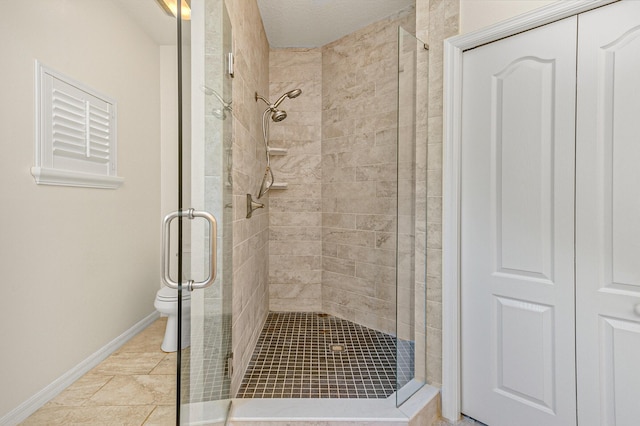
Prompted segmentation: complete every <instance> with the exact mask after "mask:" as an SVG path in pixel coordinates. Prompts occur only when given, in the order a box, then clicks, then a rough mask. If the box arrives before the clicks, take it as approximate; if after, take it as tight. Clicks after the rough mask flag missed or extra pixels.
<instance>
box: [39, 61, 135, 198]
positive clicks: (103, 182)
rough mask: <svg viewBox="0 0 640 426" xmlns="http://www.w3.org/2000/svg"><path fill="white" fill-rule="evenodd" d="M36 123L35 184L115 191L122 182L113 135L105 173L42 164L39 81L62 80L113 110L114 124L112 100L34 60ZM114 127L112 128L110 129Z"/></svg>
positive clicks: (40, 92)
mask: <svg viewBox="0 0 640 426" xmlns="http://www.w3.org/2000/svg"><path fill="white" fill-rule="evenodd" d="M35 65H36V67H35V68H36V70H35V71H36V74H35V77H36V78H35V80H36V91H35V92H36V99H35V102H36V104H35V105H36V108H35V110H36V111H35V112H36V117H35V118H36V121H35V129H36V135H35V166H34V167H32V168H31V174H32V175H33V177H34V179H35V181H36V183H37V184H39V185H59V186H78V187H85V188H103V189H117V188H119V187H120V186H121V185H122V184H123V183H124V178H121V177H118V176H117V163H116V158H117V144H116V139H115V136H116V135H115V132H114V134H113V139H112V141H111V144H110V153H109V155H110V157H111V159H110V162H109V166H108V169H109V171H108V172H107V174H96V173H86V172H82V171H74V170H66V169H58V168H52V167H50V166H49V165H48V164H47V163H46V162H45V161H44V157H43V156H44V155H48V154H47V153H46V152H44V138H45V137H46V135H45V134H44V131H45V130H44V116H43V114H44V111H43V109H44V107H43V101H44V96H45V94H44V93H43V90H44V88H43V78H44V77H45V76H47V75H49V76H52V77H54V78H55V79H58V80H60V81H63V82H65V83H67V84H70V85H72V86H74V87H75V88H77V89H80V90H82V91H84V92H87V93H89V94H90V95H92V96H95V97H97V98H100V99H102V100H104V101H106V102H108V103H110V104H111V105H113V107H114V111H113V113H114V117H113V118H112V120H113V121H114V122H115V120H116V117H115V113H116V110H115V106H116V102H115V100H113V99H111V98H110V97H108V96H105V95H102V94H100V93H98V92H96V91H95V90H94V89H92V88H90V87H88V86H86V85H84V84H82V83H80V82H78V81H76V80H74V79H72V78H70V77H68V76H65V75H63V74H61V73H59V72H57V71H55V70H53V69H51V68H49V67H47V66H45V65H43V64H42V63H40V62H39V61H37V60H36V63H35ZM115 128H116V126H115V125H114V129H115Z"/></svg>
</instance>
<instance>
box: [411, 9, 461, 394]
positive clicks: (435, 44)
mask: <svg viewBox="0 0 640 426" xmlns="http://www.w3.org/2000/svg"><path fill="white" fill-rule="evenodd" d="M418 2H419V6H418V8H417V18H418V19H417V22H418V31H417V35H418V37H420V38H421V39H422V40H425V41H427V42H428V43H429V47H430V52H429V79H428V81H429V87H428V91H429V103H428V108H427V114H424V113H422V114H420V112H421V111H420V110H418V114H419V117H420V116H421V117H425V115H426V116H427V117H428V118H427V120H428V133H429V135H428V145H427V149H428V163H427V168H426V169H427V205H426V210H427V211H426V215H427V224H426V225H427V226H426V229H425V231H426V233H427V247H426V252H427V380H428V382H429V383H431V384H432V385H434V386H438V387H439V386H440V385H441V383H442V142H443V121H442V116H443V96H442V94H443V75H444V44H443V41H444V39H446V38H448V37H452V36H454V35H456V34H458V21H459V13H460V12H459V11H460V9H459V8H460V4H459V1H451V0H428V1H427V0H418ZM418 90H426V89H424V88H423V89H421V88H420V87H419V88H418ZM416 256H418V253H416Z"/></svg>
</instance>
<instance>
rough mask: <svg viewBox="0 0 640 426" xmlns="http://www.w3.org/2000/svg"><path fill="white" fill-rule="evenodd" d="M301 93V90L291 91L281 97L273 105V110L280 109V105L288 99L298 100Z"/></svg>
mask: <svg viewBox="0 0 640 426" xmlns="http://www.w3.org/2000/svg"><path fill="white" fill-rule="evenodd" d="M301 93H302V90H300V89H293V90H289V91H288V92H287V93H285V94H284V95H282V96H280V97H279V98H278V100H277V101H275V102H274V103H273V108H278V105H280V104H281V103H282V101H284V100H285V99H287V98H289V99H293V98H297V97H298V96H300V94H301Z"/></svg>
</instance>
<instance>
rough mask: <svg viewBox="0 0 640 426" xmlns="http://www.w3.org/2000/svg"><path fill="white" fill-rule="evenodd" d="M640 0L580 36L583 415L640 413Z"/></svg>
mask: <svg viewBox="0 0 640 426" xmlns="http://www.w3.org/2000/svg"><path fill="white" fill-rule="evenodd" d="M638 17H640V3H639V2H633V1H623V2H620V3H616V4H613V5H610V6H607V7H604V8H601V9H596V10H594V11H591V12H588V13H584V14H582V15H580V17H579V34H578V93H577V96H578V98H577V99H578V119H577V120H578V121H577V147H576V178H577V183H576V306H577V308H576V319H577V341H576V342H577V367H578V418H579V421H580V424H581V426H582V425H585V426H588V425H618V426H622V425H636V424H638V418H640V405H639V404H638V401H639V400H640V373H638V372H639V371H640V370H639V369H638V360H639V359H640V309H639V307H640V262H639V260H640V244H639V243H638V241H640V219H639V218H640V168H639V167H638V164H640V144H639V143H638V135H640V120H639V119H638V117H640V98H639V97H638V93H640V79H638V75H639V73H640V18H638Z"/></svg>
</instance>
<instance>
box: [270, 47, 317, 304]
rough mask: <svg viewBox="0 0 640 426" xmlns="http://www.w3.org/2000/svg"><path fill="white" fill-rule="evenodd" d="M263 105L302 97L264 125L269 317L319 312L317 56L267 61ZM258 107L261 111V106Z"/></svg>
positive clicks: (278, 56) (275, 56)
mask: <svg viewBox="0 0 640 426" xmlns="http://www.w3.org/2000/svg"><path fill="white" fill-rule="evenodd" d="M269 80H270V82H269V86H270V87H269V89H270V90H269V93H268V95H269V99H270V100H271V101H272V102H275V100H276V99H278V97H280V96H281V95H282V94H283V93H285V92H288V91H290V90H292V89H295V88H300V89H302V95H300V96H299V97H297V98H294V99H287V100H285V101H284V102H283V103H282V104H281V105H280V108H282V109H284V110H286V111H287V112H288V117H287V118H286V119H285V120H284V121H281V122H279V123H273V122H271V123H270V129H271V132H270V133H271V137H270V142H269V144H270V146H272V147H276V148H285V149H286V150H287V153H286V155H278V156H275V155H274V156H272V158H271V164H272V166H273V170H274V174H275V181H276V182H283V183H286V184H287V185H288V186H287V189H286V190H276V189H274V190H271V191H269V307H270V310H272V311H302V312H314V311H320V310H322V302H321V300H322V214H321V211H322V210H321V208H322V196H321V189H322V187H321V186H322V170H321V155H320V154H321V131H322V128H321V126H322V52H321V50H320V49H319V48H316V49H275V50H271V53H270V55H269ZM260 107H261V108H262V109H264V108H265V105H264V104H263V103H262V102H261V103H260Z"/></svg>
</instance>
